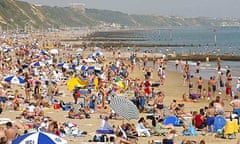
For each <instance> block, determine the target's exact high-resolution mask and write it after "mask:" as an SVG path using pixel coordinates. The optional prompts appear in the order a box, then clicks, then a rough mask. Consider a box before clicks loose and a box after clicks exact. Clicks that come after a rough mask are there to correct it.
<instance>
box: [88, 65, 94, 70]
mask: <svg viewBox="0 0 240 144" xmlns="http://www.w3.org/2000/svg"><path fill="white" fill-rule="evenodd" d="M94 69H95V66H89V67H88V69H87V70H94Z"/></svg>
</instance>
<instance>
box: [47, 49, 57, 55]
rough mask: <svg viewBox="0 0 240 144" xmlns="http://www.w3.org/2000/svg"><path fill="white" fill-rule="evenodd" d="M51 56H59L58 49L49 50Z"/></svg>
mask: <svg viewBox="0 0 240 144" xmlns="http://www.w3.org/2000/svg"><path fill="white" fill-rule="evenodd" d="M49 52H50V53H51V54H58V49H51V50H49Z"/></svg>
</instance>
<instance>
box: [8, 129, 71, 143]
mask: <svg viewBox="0 0 240 144" xmlns="http://www.w3.org/2000/svg"><path fill="white" fill-rule="evenodd" d="M12 143H13V144H67V141H66V140H64V139H62V138H61V137H59V136H57V135H55V134H52V133H47V132H41V131H39V132H32V133H27V134H24V135H21V136H18V137H16V138H15V139H14V140H13V141H12Z"/></svg>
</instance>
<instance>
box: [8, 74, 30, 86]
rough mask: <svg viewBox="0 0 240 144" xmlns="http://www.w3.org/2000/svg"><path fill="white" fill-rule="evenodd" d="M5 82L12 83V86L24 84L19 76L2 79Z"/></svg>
mask: <svg viewBox="0 0 240 144" xmlns="http://www.w3.org/2000/svg"><path fill="white" fill-rule="evenodd" d="M4 81H5V82H9V83H13V84H24V82H25V81H24V79H23V78H22V77H19V76H15V75H10V76H7V77H5V78H4Z"/></svg>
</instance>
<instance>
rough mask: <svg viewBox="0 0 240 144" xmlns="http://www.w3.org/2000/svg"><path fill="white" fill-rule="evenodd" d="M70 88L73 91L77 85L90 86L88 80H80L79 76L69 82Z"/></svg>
mask: <svg viewBox="0 0 240 144" xmlns="http://www.w3.org/2000/svg"><path fill="white" fill-rule="evenodd" d="M67 86H68V89H69V90H70V91H72V90H73V89H74V88H75V87H76V86H79V87H86V86H88V82H87V81H83V80H80V79H79V78H71V79H69V80H68V82H67Z"/></svg>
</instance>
